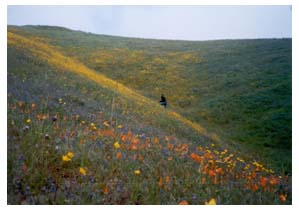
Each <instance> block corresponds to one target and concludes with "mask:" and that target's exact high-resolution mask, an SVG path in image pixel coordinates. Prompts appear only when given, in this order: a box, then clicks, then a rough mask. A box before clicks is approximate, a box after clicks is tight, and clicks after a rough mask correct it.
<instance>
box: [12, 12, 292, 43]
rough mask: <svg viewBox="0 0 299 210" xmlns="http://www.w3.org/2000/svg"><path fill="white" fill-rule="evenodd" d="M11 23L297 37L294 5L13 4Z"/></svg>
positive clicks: (124, 32) (148, 34)
mask: <svg viewBox="0 0 299 210" xmlns="http://www.w3.org/2000/svg"><path fill="white" fill-rule="evenodd" d="M8 24H10V25H27V24H30V25H56V26H64V27H67V28H71V29H76V30H82V31H87V32H92V33H97V34H108V35H119V36H128V37H142V38H160V39H183V40H210V39H242V38H282V37H292V10H291V7H290V6H8Z"/></svg>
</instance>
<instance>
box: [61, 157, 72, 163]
mask: <svg viewBox="0 0 299 210" xmlns="http://www.w3.org/2000/svg"><path fill="white" fill-rule="evenodd" d="M62 160H63V161H65V162H68V161H70V160H71V158H69V157H68V156H67V155H62Z"/></svg>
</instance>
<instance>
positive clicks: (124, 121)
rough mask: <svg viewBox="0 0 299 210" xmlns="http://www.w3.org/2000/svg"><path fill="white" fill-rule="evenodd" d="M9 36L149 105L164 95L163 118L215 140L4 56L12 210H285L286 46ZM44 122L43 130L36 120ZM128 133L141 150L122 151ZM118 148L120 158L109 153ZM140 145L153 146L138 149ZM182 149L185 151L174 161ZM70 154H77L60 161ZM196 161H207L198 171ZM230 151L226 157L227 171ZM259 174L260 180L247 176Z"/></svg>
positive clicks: (64, 75)
mask: <svg viewBox="0 0 299 210" xmlns="http://www.w3.org/2000/svg"><path fill="white" fill-rule="evenodd" d="M9 30H10V31H13V32H14V33H17V34H21V35H22V36H25V37H31V38H33V37H35V38H36V36H38V37H40V40H41V41H43V42H47V43H50V44H52V45H54V46H56V47H57V48H58V49H59V50H60V51H61V52H62V53H64V54H65V55H67V56H70V57H73V58H75V59H77V60H79V61H81V62H82V63H84V64H85V65H87V66H88V67H90V68H92V69H95V70H97V71H99V72H101V73H103V74H105V75H106V76H108V77H110V78H112V79H114V80H116V81H119V82H121V83H122V84H124V85H126V86H128V87H130V88H132V89H134V90H136V91H137V92H138V93H140V94H142V95H144V96H146V97H148V98H150V99H153V100H156V101H158V100H159V96H160V93H161V92H163V93H164V94H165V95H166V96H167V99H168V101H169V103H170V109H171V110H174V111H176V112H178V113H180V114H182V115H183V116H185V117H186V118H188V119H191V120H192V121H195V122H198V123H200V124H201V125H203V126H204V127H205V128H206V129H207V130H208V131H210V132H214V133H217V134H218V135H219V136H220V137H221V142H215V141H213V140H211V139H208V138H207V137H204V136H202V135H199V134H198V133H197V132H196V131H194V129H192V128H190V127H188V126H186V125H185V124H183V123H182V122H180V121H177V120H176V119H174V118H172V117H170V116H169V115H168V113H167V111H166V110H164V108H162V107H158V108H157V107H151V106H150V105H149V104H140V103H138V102H136V101H133V100H130V99H129V98H127V97H124V96H123V95H121V94H120V93H118V92H115V90H111V89H107V88H103V87H101V86H100V85H99V84H97V83H94V82H92V81H90V80H88V79H86V78H82V77H80V76H79V75H76V74H74V73H71V72H68V71H63V70H62V69H59V68H57V67H55V66H51V65H50V64H49V63H46V62H44V61H43V60H40V59H39V58H38V57H36V56H35V55H32V54H30V52H29V51H28V50H27V49H26V48H23V49H16V48H14V47H12V46H10V47H9V48H8V84H9V85H8V154H9V155H8V177H9V178H8V203H11V204H19V203H23V204H26V203H32V204H33V203H34V204H37V203H52V204H90V203H93V204H178V203H179V202H181V201H183V200H186V201H188V203H189V204H204V203H205V202H206V201H208V200H210V199H211V198H215V199H216V202H217V203H218V204H282V203H283V202H282V201H281V200H280V198H279V195H284V196H286V198H287V200H286V202H285V203H286V204H289V203H291V200H292V198H291V191H290V188H289V186H290V185H291V182H290V181H289V182H286V180H285V177H284V174H285V171H289V172H291V62H290V61H291V56H290V55H291V45H290V43H291V40H289V39H285V40H284V39H281V40H227V41H208V42H184V41H160V40H143V39H130V38H122V37H110V36H98V35H92V34H86V33H83V32H75V31H71V30H67V29H63V28H59V27H57V28H53V27H31V26H30V27H29V26H27V27H12V26H10V27H9ZM62 35H63V36H62ZM42 37H43V39H41V38H42ZM173 81H175V83H174V82H173ZM59 99H62V101H60V100H59ZM18 102H22V105H20V103H18ZM32 103H34V104H36V107H37V108H35V109H32V107H31V104H32ZM111 110H112V111H113V112H111ZM167 110H168V109H167ZM41 114H44V115H45V116H46V118H45V119H44V120H38V119H37V118H38V116H39V115H41ZM55 115H56V116H58V121H57V122H56V123H53V122H52V120H51V118H52V117H53V116H55ZM111 117H112V120H111ZM27 119H31V122H30V123H26V120H27ZM82 121H85V123H84V124H83V123H82ZM105 122H106V124H107V123H108V124H110V127H107V126H105V125H104V123H105ZM90 123H95V124H96V126H97V130H96V131H95V130H93V129H92V127H91V126H90ZM26 125H27V126H29V128H28V129H27V128H26V127H25V126H26ZM57 125H59V126H57ZM118 125H122V126H121V127H122V128H118ZM111 126H112V127H111ZM111 131H112V133H113V135H112V134H111ZM129 131H131V132H132V133H133V135H134V136H136V138H137V139H139V141H140V143H139V144H138V147H139V149H138V150H136V151H135V150H130V149H129V147H130V145H131V142H130V140H128V141H126V142H123V141H121V139H122V136H123V135H126V134H127V133H128V132H129ZM105 132H106V134H105ZM109 132H110V133H109ZM46 134H48V135H49V136H50V139H45V135H46ZM165 136H166V137H165ZM155 138H157V139H159V143H157V142H156V143H155ZM169 138H170V139H171V140H170V142H169V141H166V139H169ZM131 140H132V139H131ZM116 141H117V142H119V143H120V144H121V146H122V147H121V148H120V149H115V148H114V147H113V144H114V142H116ZM147 141H148V142H147ZM146 142H147V143H148V144H150V145H151V146H150V147H149V146H148V145H147V146H146V147H145V148H143V149H141V147H142V145H143V144H144V145H146ZM184 143H185V144H186V145H187V148H188V150H187V152H186V151H185V150H182V151H180V148H182V145H183V144H184ZM212 144H213V145H212ZM198 146H201V149H200V148H198ZM172 147H173V148H172ZM57 148H58V149H57ZM225 149H228V150H229V152H228V153H225V154H223V155H222V156H221V152H222V151H224V150H225ZM68 151H72V152H74V154H75V156H74V158H73V159H72V160H71V161H70V162H63V161H62V159H61V158H62V155H65V154H66V153H67V152H68ZM208 151H210V152H208ZM117 152H121V154H122V158H120V159H117V158H116V154H117ZM192 153H196V154H198V155H200V156H201V157H204V155H205V154H206V153H211V154H212V156H211V157H205V158H204V160H203V162H202V163H198V162H196V161H194V160H192V158H190V155H191V154H192ZM230 153H232V154H234V157H231V158H230V159H229V160H227V161H225V158H227V157H228V156H229V154H230ZM135 157H136V159H135ZM282 157H284V158H282ZM242 159H244V160H245V161H242ZM254 160H257V161H258V162H262V163H263V166H262V167H261V166H259V165H256V164H254ZM217 161H218V162H217ZM246 165H249V166H248V169H246V170H245V169H244V167H245V168H246ZM80 167H83V168H85V169H86V171H87V175H82V174H80V173H79V168H80ZM217 168H222V169H223V173H219V174H217V181H218V182H220V183H214V181H215V179H214V178H213V176H211V174H209V173H210V171H214V172H215V171H216V169H217ZM270 168H272V169H274V171H275V173H274V174H273V173H272V172H271V171H270ZM137 169H139V170H140V171H141V174H140V175H135V174H134V171H135V170H137ZM257 169H258V170H259V171H261V173H257V175H256V177H252V173H253V172H254V171H255V170H257ZM205 170H210V171H205ZM279 176H282V177H279ZM161 177H162V178H161ZM166 177H169V178H168V179H169V181H168V182H167V183H165V180H166V179H167V178H166ZM265 177H266V178H267V182H266V183H267V184H266V186H263V185H262V183H261V179H262V178H265ZM203 178H204V179H205V180H204V179H203ZM276 178H277V179H279V182H278V183H276V184H274V185H272V184H270V180H274V179H276ZM160 179H162V183H163V184H159V182H160ZM249 180H252V181H251V182H250V183H249V185H248V182H249ZM203 181H204V183H203ZM254 184H256V185H257V186H258V189H257V190H256V189H254ZM29 189H30V190H29Z"/></svg>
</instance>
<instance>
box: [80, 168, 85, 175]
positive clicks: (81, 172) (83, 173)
mask: <svg viewBox="0 0 299 210" xmlns="http://www.w3.org/2000/svg"><path fill="white" fill-rule="evenodd" d="M79 172H80V174H82V175H83V176H85V175H86V170H85V169H84V168H82V167H80V170H79Z"/></svg>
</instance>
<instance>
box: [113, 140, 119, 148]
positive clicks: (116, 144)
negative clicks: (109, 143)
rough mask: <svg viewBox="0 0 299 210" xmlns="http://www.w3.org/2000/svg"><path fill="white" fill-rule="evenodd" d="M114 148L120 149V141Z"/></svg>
mask: <svg viewBox="0 0 299 210" xmlns="http://www.w3.org/2000/svg"><path fill="white" fill-rule="evenodd" d="M114 148H115V149H118V148H120V144H119V143H118V141H117V142H115V143H114Z"/></svg>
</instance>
